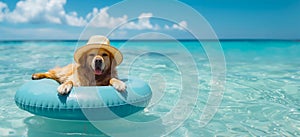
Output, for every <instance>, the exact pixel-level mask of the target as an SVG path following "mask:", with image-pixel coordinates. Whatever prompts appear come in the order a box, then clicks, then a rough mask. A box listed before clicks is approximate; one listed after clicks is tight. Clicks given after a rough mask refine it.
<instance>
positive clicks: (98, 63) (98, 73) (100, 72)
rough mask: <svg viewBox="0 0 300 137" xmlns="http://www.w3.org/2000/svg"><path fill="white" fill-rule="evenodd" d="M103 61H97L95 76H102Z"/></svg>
mask: <svg viewBox="0 0 300 137" xmlns="http://www.w3.org/2000/svg"><path fill="white" fill-rule="evenodd" d="M102 63H103V61H102V59H96V60H95V74H96V75H101V74H102Z"/></svg>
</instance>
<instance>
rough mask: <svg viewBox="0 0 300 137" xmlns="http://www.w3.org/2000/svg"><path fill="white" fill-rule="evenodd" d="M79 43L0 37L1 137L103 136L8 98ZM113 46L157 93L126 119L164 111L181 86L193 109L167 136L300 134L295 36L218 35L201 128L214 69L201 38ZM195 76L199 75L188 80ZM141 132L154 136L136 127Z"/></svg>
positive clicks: (126, 69) (299, 60)
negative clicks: (213, 101)
mask: <svg viewBox="0 0 300 137" xmlns="http://www.w3.org/2000/svg"><path fill="white" fill-rule="evenodd" d="M207 43H208V45H209V44H214V43H216V42H214V41H209V42H207ZM77 44H78V45H83V44H84V42H79V43H78V42H77V41H5V42H0V105H1V107H0V136H82V135H85V136H105V134H103V133H101V132H100V131H99V130H98V129H97V128H96V127H94V126H93V125H92V124H90V123H89V122H80V121H64V120H53V119H47V118H43V117H39V116H34V115H32V114H30V113H28V112H26V111H23V110H21V109H19V108H18V107H17V106H16V105H15V103H14V95H15V92H16V90H17V89H18V88H19V87H20V86H21V85H22V84H24V83H25V82H27V81H30V79H31V74H32V73H34V72H44V71H47V70H48V69H51V68H53V67H55V66H63V65H67V64H69V63H71V62H72V61H73V53H74V50H75V48H76V45H77ZM112 45H114V46H116V47H118V48H120V49H121V51H122V52H123V54H124V62H123V63H122V64H121V65H120V66H119V67H118V72H119V75H121V76H127V75H131V76H135V77H139V78H141V79H143V80H145V81H147V82H149V84H150V85H151V88H152V90H153V92H154V94H153V95H154V98H155V99H156V100H154V101H153V102H152V103H151V105H150V106H149V107H148V108H147V109H145V111H142V112H139V113H137V114H134V115H132V116H130V117H129V118H127V119H128V120H130V121H135V122H140V121H142V122H147V121H151V120H153V119H158V118H161V117H163V116H165V115H167V114H168V113H169V112H170V111H171V110H172V109H173V108H174V107H175V106H176V105H177V104H176V103H177V102H178V101H179V100H180V99H181V98H180V97H181V96H182V94H185V91H183V89H184V88H182V87H185V86H191V88H193V89H197V92H198V94H195V95H194V96H195V97H196V98H197V100H196V102H195V103H191V104H187V105H191V106H192V107H193V110H192V112H191V114H190V115H188V117H187V119H186V120H184V121H182V122H183V123H181V124H180V125H179V127H178V128H177V129H176V130H174V131H173V130H172V132H171V131H170V132H171V133H170V134H169V136H176V137H177V136H214V135H216V136H299V135H300V106H299V104H300V42H298V41H222V42H221V46H222V49H223V51H222V52H223V53H224V56H225V63H226V74H225V75H226V83H225V85H224V86H225V91H224V94H223V98H222V102H221V104H220V105H219V106H218V111H217V113H216V114H215V115H214V117H213V118H212V119H211V120H210V121H209V123H208V124H207V125H206V126H204V127H202V126H201V120H200V116H201V114H203V113H204V112H203V110H204V107H205V105H206V103H207V99H208V96H209V93H210V88H211V85H212V83H211V76H212V74H211V62H210V60H209V58H208V57H207V54H206V52H205V51H204V49H203V48H202V47H201V44H200V43H199V42H197V41H180V42H174V41H134V42H126V41H113V42H112ZM216 56H220V55H216ZM187 57H188V58H187ZM190 57H191V58H190ZM180 66H181V67H180ZM193 68H196V70H192V69H193ZM184 75H186V76H184ZM193 76H194V77H195V76H196V78H197V79H196V80H195V79H190V77H193ZM187 89H189V88H187ZM183 107H185V106H183ZM183 111H184V110H183ZM183 113H185V112H183ZM171 120H172V119H171ZM173 120H174V121H176V120H177V119H176V118H173ZM163 125H164V123H163V122H162V130H164V128H163ZM107 126H111V127H112V128H113V126H114V125H107ZM125 126H126V125H124V127H125ZM140 128H141V129H143V128H145V127H140ZM165 129H166V130H168V128H165ZM129 130H130V129H129ZM131 130H136V129H131ZM145 130H147V129H145ZM124 132H126V131H124ZM154 132H155V131H154ZM162 132H163V133H168V132H169V131H162ZM145 133H147V132H146V131H145ZM139 135H143V136H154V135H156V134H155V133H153V134H143V131H141V134H139Z"/></svg>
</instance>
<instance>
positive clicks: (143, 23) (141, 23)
mask: <svg viewBox="0 0 300 137" xmlns="http://www.w3.org/2000/svg"><path fill="white" fill-rule="evenodd" d="M151 17H153V15H152V13H142V14H141V15H140V16H139V17H138V21H137V22H136V23H135V22H133V21H132V22H128V23H127V24H125V25H124V26H122V27H121V29H136V30H143V29H150V30H158V29H159V26H158V25H157V24H155V25H152V24H151V22H150V18H151Z"/></svg>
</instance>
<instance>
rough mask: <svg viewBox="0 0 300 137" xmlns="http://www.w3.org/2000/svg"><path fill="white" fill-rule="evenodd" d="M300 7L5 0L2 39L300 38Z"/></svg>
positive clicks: (226, 0) (293, 2)
mask: <svg viewBox="0 0 300 137" xmlns="http://www.w3.org/2000/svg"><path fill="white" fill-rule="evenodd" d="M299 13H300V1H299V0H181V1H175V0H164V1H159V0H151V1H150V0H144V1H139V0H128V1H118V0H72V1H71V0H22V1H18V0H0V24H1V25H0V40H28V39H29V40H39V39H41V40H47V39H75V40H76V39H85V38H86V37H89V36H90V35H94V34H101V35H107V34H109V36H110V37H111V38H112V39H129V38H132V37H137V36H141V34H149V35H146V37H140V38H142V39H149V38H150V39H157V38H161V37H160V36H161V35H156V34H163V35H166V36H168V37H172V38H176V39H193V38H211V37H210V33H211V32H208V31H211V30H213V31H214V32H215V34H216V36H217V37H218V38H220V39H300V25H299V24H300V14H299ZM112 30H113V31H112ZM111 31H112V32H111ZM191 32H192V33H191ZM197 33H199V35H198V34H197ZM200 33H201V34H200ZM193 34H194V35H196V37H195V36H193Z"/></svg>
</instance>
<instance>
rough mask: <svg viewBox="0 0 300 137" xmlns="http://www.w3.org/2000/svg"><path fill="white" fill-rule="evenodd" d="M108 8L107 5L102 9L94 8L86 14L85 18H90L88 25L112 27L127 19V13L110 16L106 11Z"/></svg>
mask: <svg viewBox="0 0 300 137" xmlns="http://www.w3.org/2000/svg"><path fill="white" fill-rule="evenodd" d="M108 9H109V8H108V7H104V8H102V9H97V8H94V9H93V11H92V12H91V13H89V14H87V16H86V20H91V22H90V24H89V25H91V26H93V27H105V28H113V27H116V26H118V25H120V24H122V23H125V22H126V21H127V15H123V16H122V17H111V16H110V15H109V14H108V13H107V10H108Z"/></svg>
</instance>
